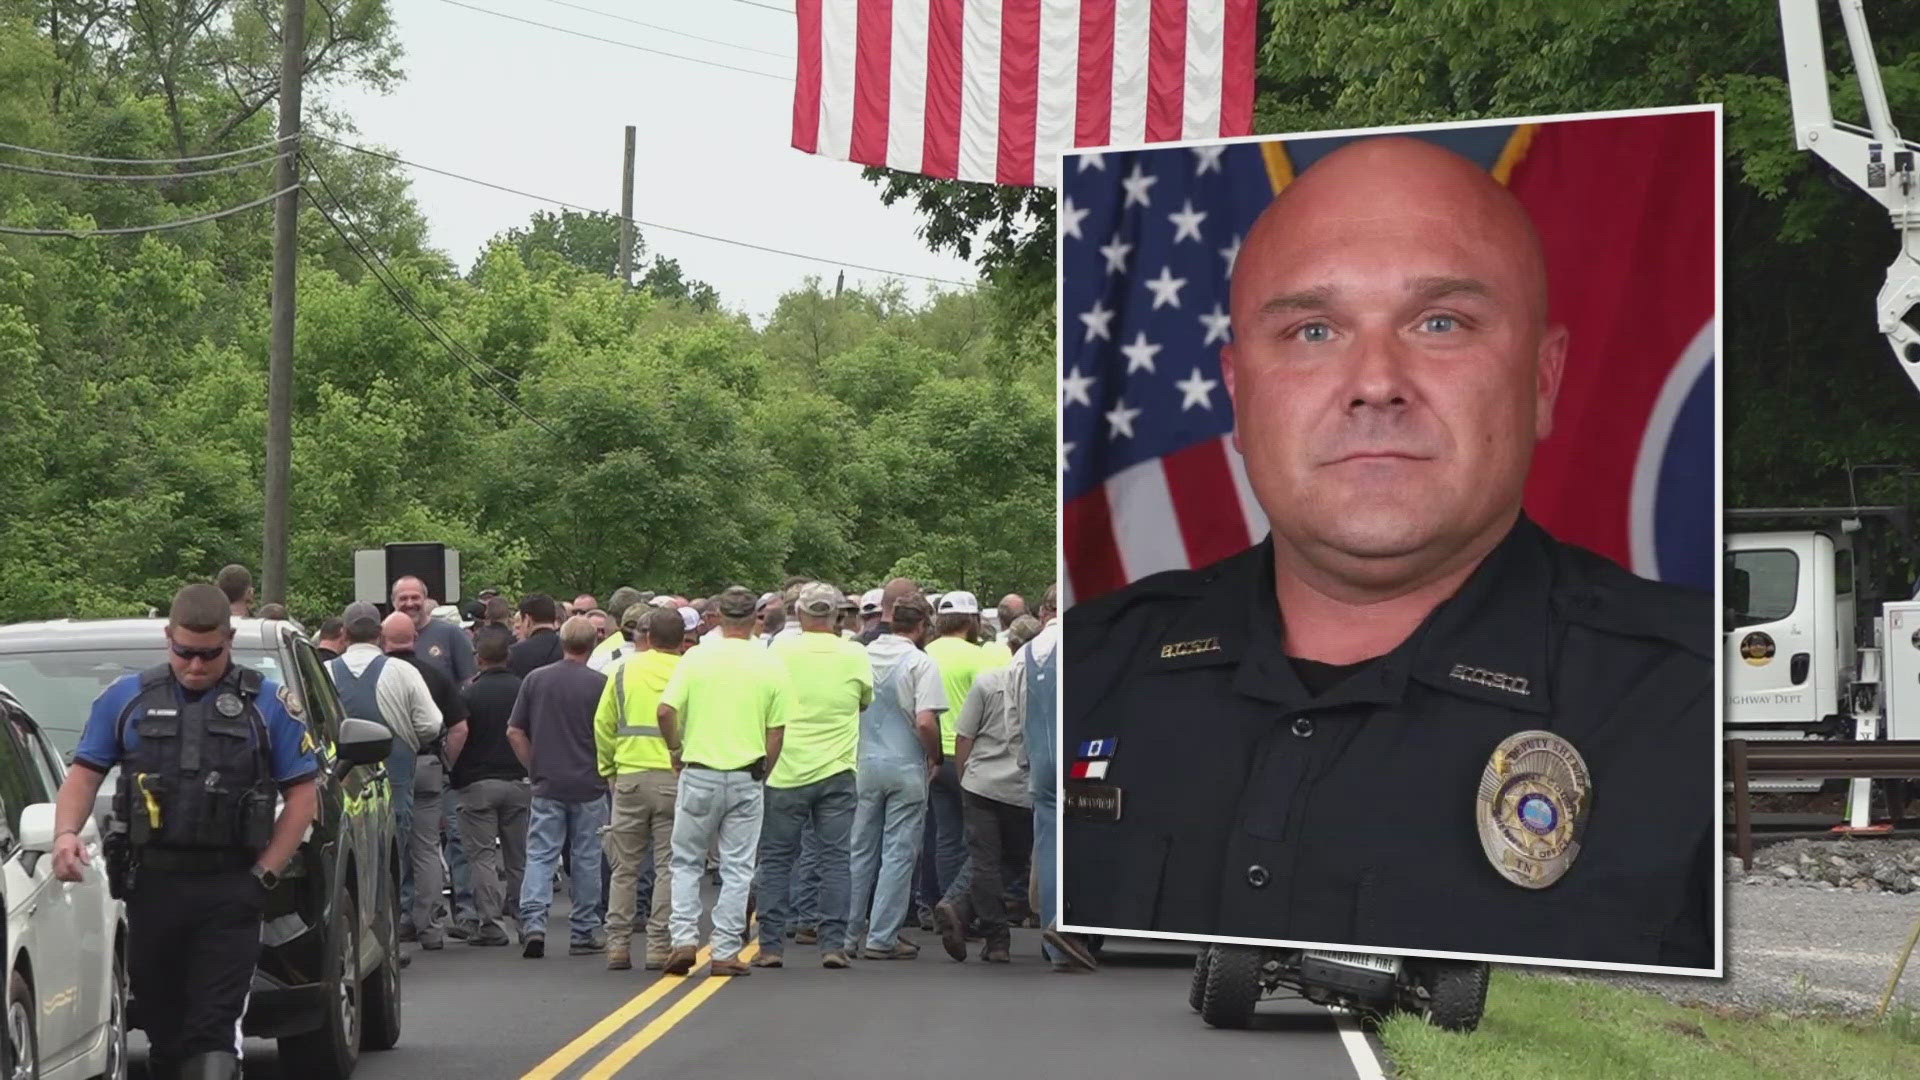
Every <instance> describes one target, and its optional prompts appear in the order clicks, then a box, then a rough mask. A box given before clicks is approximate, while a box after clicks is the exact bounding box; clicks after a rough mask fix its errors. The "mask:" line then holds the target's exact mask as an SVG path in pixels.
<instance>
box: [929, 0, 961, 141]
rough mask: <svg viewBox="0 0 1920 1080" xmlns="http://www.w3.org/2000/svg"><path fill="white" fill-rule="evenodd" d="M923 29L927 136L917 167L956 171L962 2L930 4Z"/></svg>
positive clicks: (936, 0) (944, 0)
mask: <svg viewBox="0 0 1920 1080" xmlns="http://www.w3.org/2000/svg"><path fill="white" fill-rule="evenodd" d="M928 11H929V15H930V18H929V20H928V25H927V111H926V116H927V133H926V140H925V143H924V152H923V154H922V160H921V163H920V167H921V169H922V170H923V171H925V172H926V173H927V175H929V176H957V175H959V171H960V51H961V35H962V33H964V28H963V23H962V19H963V18H964V17H965V12H966V0H931V2H930V4H929V8H928Z"/></svg>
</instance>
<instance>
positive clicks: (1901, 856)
mask: <svg viewBox="0 0 1920 1080" xmlns="http://www.w3.org/2000/svg"><path fill="white" fill-rule="evenodd" d="M1842 844H1845V845H1846V846H1845V847H1844V848H1843V847H1842V846H1841V845H1842ZM1909 849H1911V850H1909ZM1803 857H1804V858H1805V860H1806V861H1804V862H1803V861H1802V859H1803ZM1835 858H1838V859H1840V860H1842V861H1843V863H1845V864H1846V865H1838V864H1835V863H1834V862H1833V861H1832V860H1833V859H1835ZM1909 860H1920V841H1904V840H1887V841H1877V842H1876V841H1851V842H1845V841H1841V842H1836V841H1811V842H1809V841H1792V842H1790V843H1786V844H1776V845H1772V846H1771V847H1770V848H1768V849H1762V851H1760V852H1756V853H1755V859H1754V871H1755V872H1754V873H1753V874H1751V875H1749V874H1746V873H1744V872H1742V871H1740V869H1739V862H1738V861H1737V860H1731V859H1730V860H1728V862H1729V877H1728V881H1727V944H1728V949H1727V976H1726V977H1725V978H1722V979H1694V978H1684V977H1679V976H1657V975H1632V974H1625V973H1620V974H1613V973H1608V974H1594V975H1591V976H1587V975H1582V976H1580V977H1582V978H1588V977H1590V978H1597V979H1602V980H1605V981H1608V982H1613V983H1616V984H1619V985H1625V986H1633V987H1636V988H1640V989H1645V990H1650V991H1652V992H1654V993H1657V994H1660V995H1661V996H1663V997H1666V998H1668V999H1670V1000H1673V1001H1678V1002H1685V1003H1700V1004H1708V1005H1715V1006H1722V1007H1730V1008H1736V1009H1741V1010H1756V1011H1767V1012H1776V1011H1782V1012H1789V1013H1814V1012H1822V1013H1834V1012H1839V1013H1852V1014H1860V1013H1871V1012H1872V1011H1873V1009H1874V1008H1875V1007H1876V1006H1878V1005H1879V1003H1880V995H1881V994H1882V993H1884V992H1885V990H1886V985H1887V978H1888V977H1889V976H1890V975H1891V974H1892V973H1893V967H1894V964H1895V963H1896V962H1897V961H1898V960H1899V958H1900V950H1901V949H1902V948H1903V947H1905V945H1906V941H1907V935H1908V934H1910V933H1912V932H1913V926H1914V922H1915V920H1916V919H1917V918H1920V896H1914V895H1911V892H1912V890H1913V888H1914V886H1913V884H1912V882H1911V880H1910V878H1911V875H1906V876H1905V877H1901V878H1900V879H1899V880H1896V881H1894V882H1893V883H1892V885H1891V886H1889V885H1887V884H1885V883H1882V882H1875V881H1874V880H1873V878H1872V872H1873V868H1874V867H1876V866H1879V867H1882V868H1885V867H1887V866H1889V865H1891V866H1900V865H1901V864H1903V863H1907V862H1908V861H1909ZM1783 866H1784V867H1790V868H1792V869H1793V871H1794V873H1793V874H1791V875H1783V874H1781V873H1780V872H1779V868H1780V867H1783ZM1863 867H1864V868H1865V869H1866V871H1867V873H1866V875H1864V877H1865V881H1866V884H1862V883H1861V882H1862V879H1863V875H1862V874H1860V873H1859V872H1858V870H1859V869H1860V868H1863ZM1809 868H1811V870H1810V871H1809ZM1823 874H1824V875H1826V876H1830V877H1834V878H1838V879H1840V880H1842V881H1844V882H1847V883H1848V884H1843V885H1836V884H1834V883H1832V882H1831V881H1824V880H1820V877H1821V875H1823ZM1882 877H1883V878H1895V877H1896V875H1895V874H1894V873H1892V872H1887V873H1883V874H1882ZM1810 879H1811V880H1810ZM1894 888H1899V889H1901V891H1900V892H1894V891H1891V889H1894ZM1915 951H1916V953H1920V949H1916V950H1915ZM1894 1001H1895V1004H1896V1007H1898V1006H1899V1005H1905V1006H1906V1007H1907V1008H1909V1009H1913V1010H1915V1011H1916V1012H1920V955H1916V956H1915V957H1914V958H1913V959H1911V960H1909V961H1908V963H1907V970H1906V972H1905V974H1904V975H1902V976H1901V979H1900V989H1899V992H1898V993H1897V994H1896V995H1895V998H1894Z"/></svg>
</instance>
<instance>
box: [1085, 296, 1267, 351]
mask: <svg viewBox="0 0 1920 1080" xmlns="http://www.w3.org/2000/svg"><path fill="white" fill-rule="evenodd" d="M1149 284H1151V283H1149ZM1082 318H1085V316H1082ZM1200 325H1202V326H1204V327H1206V328H1207V340H1205V341H1203V342H1201V343H1200V344H1202V345H1211V344H1213V343H1214V342H1215V341H1216V340H1218V341H1232V340H1233V316H1231V315H1229V314H1227V313H1226V312H1224V311H1222V310H1220V305H1219V304H1215V305H1213V311H1212V312H1211V313H1209V314H1206V315H1202V316H1200Z"/></svg>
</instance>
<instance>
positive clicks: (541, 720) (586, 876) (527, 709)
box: [507, 615, 607, 960]
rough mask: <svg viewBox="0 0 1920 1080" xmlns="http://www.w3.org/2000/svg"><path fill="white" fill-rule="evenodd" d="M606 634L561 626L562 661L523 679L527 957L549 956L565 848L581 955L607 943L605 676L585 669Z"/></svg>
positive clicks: (518, 703) (517, 718)
mask: <svg viewBox="0 0 1920 1080" xmlns="http://www.w3.org/2000/svg"><path fill="white" fill-rule="evenodd" d="M599 639H600V635H599V632H598V631H597V630H595V629H594V626H593V623H592V622H590V621H589V620H588V619H587V617H586V616H584V615H576V616H574V617H572V618H570V619H568V620H567V621H566V622H565V623H564V624H562V625H561V627H560V648H561V654H562V659H561V660H560V662H559V663H556V664H548V665H547V666H545V667H542V668H536V669H535V670H534V671H532V672H531V673H529V674H528V675H527V677H526V679H525V680H524V681H522V682H521V684H520V695H519V697H517V698H516V699H515V700H514V703H513V715H512V716H511V717H510V718H509V719H508V720H507V741H508V742H509V743H511V744H512V745H513V752H514V753H515V754H516V755H518V756H519V758H520V763H521V764H523V765H525V766H526V767H527V774H528V776H529V777H531V778H532V780H533V807H532V813H531V816H530V817H529V819H528V821H527V869H526V874H525V876H524V877H523V878H522V879H521V882H520V944H521V947H522V948H521V952H522V955H524V956H525V957H527V958H528V959H529V960H534V959H538V958H540V957H542V956H544V955H546V948H547V945H546V942H547V933H546V931H547V910H548V908H549V907H551V906H552V903H553V874H554V871H555V869H557V868H558V866H559V864H560V852H561V850H562V849H563V848H564V849H565V850H566V851H568V852H569V856H570V857H569V864H570V868H569V872H568V875H567V876H568V880H569V881H570V882H571V883H572V886H573V912H572V914H571V915H570V916H569V922H570V923H571V931H572V934H571V941H570V944H569V947H568V949H567V951H568V952H569V953H570V954H572V955H575V956H580V955H584V954H587V953H595V952H599V951H600V950H601V949H603V948H605V947H606V937H605V935H604V933H603V932H602V929H601V926H600V916H599V914H598V911H597V909H598V908H599V906H600V852H601V848H600V830H601V829H603V828H605V827H606V824H607V798H606V795H607V787H606V782H605V781H604V780H602V779H601V778H600V762H599V759H598V758H597V757H596V756H595V749H594V742H593V714H594V711H595V710H596V709H597V708H598V707H599V705H600V692H601V690H602V689H603V688H604V687H605V686H606V682H607V678H606V676H604V675H602V674H600V673H599V672H597V671H595V670H593V669H592V668H590V667H588V666H587V658H588V656H589V655H591V654H592V652H593V647H594V645H595V644H597V643H598V642H599Z"/></svg>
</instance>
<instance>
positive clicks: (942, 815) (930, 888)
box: [919, 758, 971, 907]
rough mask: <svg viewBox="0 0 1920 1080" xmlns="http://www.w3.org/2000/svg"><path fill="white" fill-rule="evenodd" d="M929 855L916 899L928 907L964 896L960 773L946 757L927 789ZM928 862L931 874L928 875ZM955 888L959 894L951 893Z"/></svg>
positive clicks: (964, 846)
mask: <svg viewBox="0 0 1920 1080" xmlns="http://www.w3.org/2000/svg"><path fill="white" fill-rule="evenodd" d="M926 839H927V842H928V855H927V856H926V857H923V859H922V862H921V879H920V896H919V900H920V902H921V903H922V904H924V905H925V906H927V907H932V906H933V905H935V904H937V903H939V902H940V901H941V900H942V899H945V898H948V897H951V896H955V895H961V896H964V895H965V894H966V888H967V881H968V880H969V879H970V878H971V875H968V874H967V819H966V816H965V814H964V813H963V812H962V810H961V805H960V774H959V772H958V771H956V770H955V769H954V766H953V759H952V758H948V759H947V761H946V763H945V764H943V765H941V766H940V771H939V772H938V773H936V774H934V777H933V783H932V784H930V785H928V787H927V829H926ZM928 858H930V859H931V866H932V874H931V875H929V874H927V872H926V871H927V867H928V865H929V863H928V861H927V860H928ZM956 885H958V887H959V889H960V891H959V892H958V893H955V892H954V889H955V886H956Z"/></svg>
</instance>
